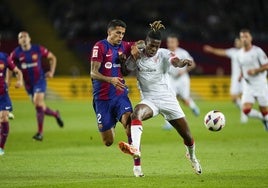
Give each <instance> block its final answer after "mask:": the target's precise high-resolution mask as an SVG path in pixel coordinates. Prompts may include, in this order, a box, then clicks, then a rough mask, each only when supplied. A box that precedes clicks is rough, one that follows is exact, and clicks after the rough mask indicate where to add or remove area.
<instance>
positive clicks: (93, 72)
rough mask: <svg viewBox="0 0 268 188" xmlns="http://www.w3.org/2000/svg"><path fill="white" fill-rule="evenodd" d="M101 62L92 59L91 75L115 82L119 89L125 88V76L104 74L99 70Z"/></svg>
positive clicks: (101, 79) (97, 78)
mask: <svg viewBox="0 0 268 188" xmlns="http://www.w3.org/2000/svg"><path fill="white" fill-rule="evenodd" d="M100 66H101V64H100V63H99V62H96V61H91V70H90V76H91V78H92V79H95V80H100V81H104V82H108V83H111V84H113V85H114V86H115V87H116V88H118V89H124V88H125V87H126V86H125V84H123V83H122V81H123V78H120V77H109V76H104V75H103V74H101V73H100V72H99V69H100Z"/></svg>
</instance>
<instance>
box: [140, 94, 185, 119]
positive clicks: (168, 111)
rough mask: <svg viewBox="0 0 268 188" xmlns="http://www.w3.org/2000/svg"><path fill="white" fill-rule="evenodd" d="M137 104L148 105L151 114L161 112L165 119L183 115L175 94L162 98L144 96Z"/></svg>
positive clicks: (154, 114)
mask: <svg viewBox="0 0 268 188" xmlns="http://www.w3.org/2000/svg"><path fill="white" fill-rule="evenodd" d="M139 104H145V105H147V106H149V107H150V108H151V109H152V111H153V116H156V115H158V114H161V115H162V116H163V117H164V118H165V119H166V120H167V121H170V120H174V119H180V118H183V117H185V114H184V112H183V111H182V109H181V107H180V105H179V102H178V100H177V99H176V97H175V96H172V95H166V96H165V97H163V98H153V97H145V98H143V99H142V101H141V102H140V103H139Z"/></svg>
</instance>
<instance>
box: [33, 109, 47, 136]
mask: <svg viewBox="0 0 268 188" xmlns="http://www.w3.org/2000/svg"><path fill="white" fill-rule="evenodd" d="M35 109H36V119H37V124H38V133H39V134H42V133H43V124H44V116H45V113H44V110H43V108H42V107H40V106H37V107H35Z"/></svg>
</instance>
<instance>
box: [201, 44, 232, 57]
mask: <svg viewBox="0 0 268 188" xmlns="http://www.w3.org/2000/svg"><path fill="white" fill-rule="evenodd" d="M203 50H204V52H206V53H211V54H214V55H218V56H222V57H227V54H226V50H225V49H222V48H214V47H212V46H209V45H204V46H203Z"/></svg>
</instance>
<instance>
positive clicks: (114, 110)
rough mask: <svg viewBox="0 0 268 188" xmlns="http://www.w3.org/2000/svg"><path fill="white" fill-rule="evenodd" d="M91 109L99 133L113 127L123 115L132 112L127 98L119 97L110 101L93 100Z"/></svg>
mask: <svg viewBox="0 0 268 188" xmlns="http://www.w3.org/2000/svg"><path fill="white" fill-rule="evenodd" d="M93 108H94V110H95V113H96V118H97V124H98V128H99V131H100V132H104V131H107V130H109V129H111V128H113V127H115V125H116V123H117V122H118V121H120V119H121V117H122V115H123V114H125V113H126V112H132V111H133V110H132V105H131V102H130V100H129V98H128V97H127V96H119V97H116V98H114V99H111V100H93Z"/></svg>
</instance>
